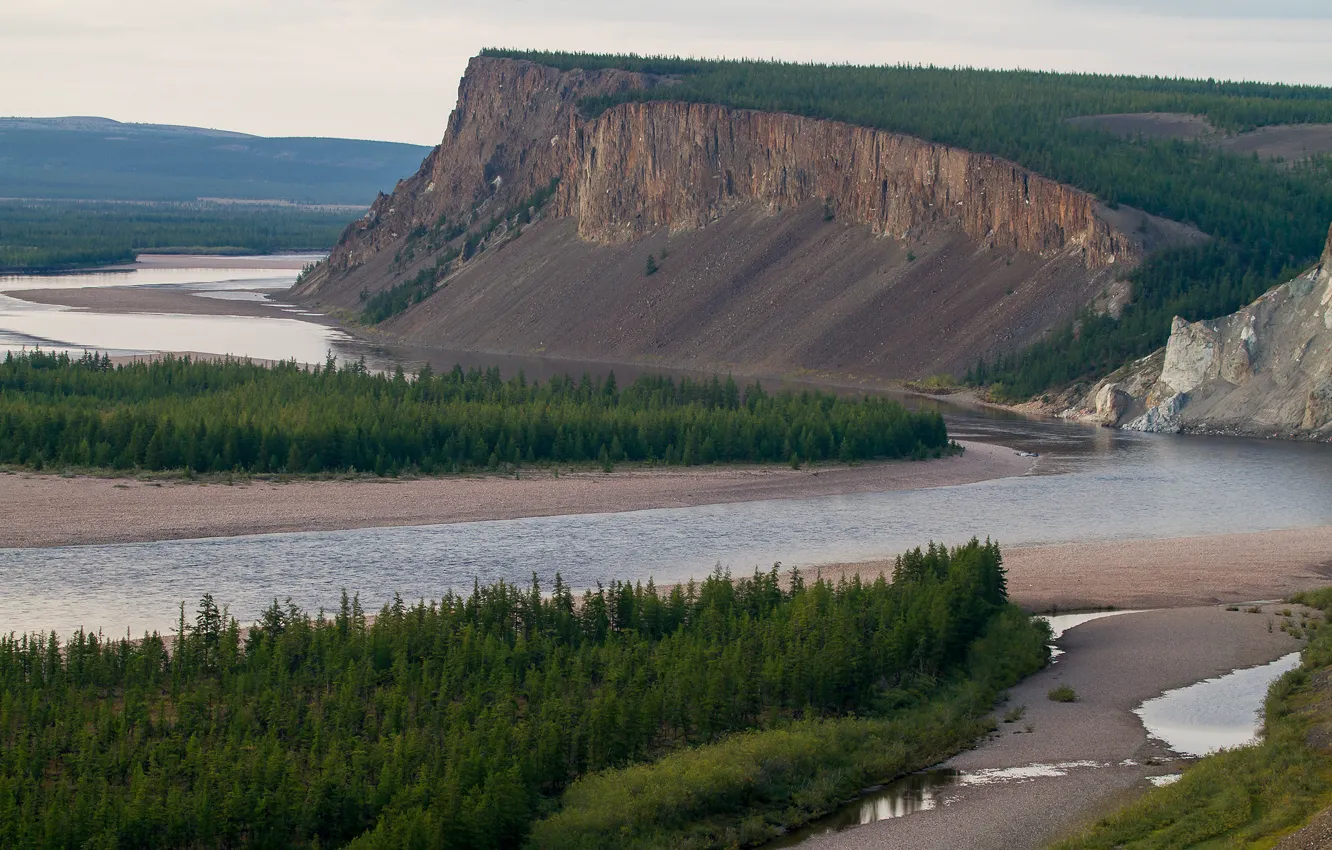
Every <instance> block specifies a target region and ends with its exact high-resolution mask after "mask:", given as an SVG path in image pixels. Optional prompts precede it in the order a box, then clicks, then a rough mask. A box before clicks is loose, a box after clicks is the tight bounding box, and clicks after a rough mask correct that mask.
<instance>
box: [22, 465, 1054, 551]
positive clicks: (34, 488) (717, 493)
mask: <svg viewBox="0 0 1332 850" xmlns="http://www.w3.org/2000/svg"><path fill="white" fill-rule="evenodd" d="M966 446H967V451H966V453H965V454H963V455H961V456H958V457H949V458H943V459H940V460H932V461H927V462H921V463H912V462H908V461H894V462H883V463H866V464H860V465H857V466H839V465H828V466H821V467H815V468H805V469H800V470H793V469H791V468H789V467H786V466H763V467H758V466H751V467H730V468H725V467H709V468H692V469H678V468H659V469H629V468H622V469H621V470H619V471H616V472H613V473H610V474H606V473H603V472H599V471H598V472H592V471H580V472H573V473H570V472H565V473H562V474H560V475H559V476H558V477H555V476H554V475H553V474H552V473H549V472H536V471H533V472H528V471H523V472H521V477H520V478H517V479H515V478H512V477H507V476H500V475H486V476H472V477H461V476H460V477H451V478H423V479H416V480H379V479H376V480H349V481H341V480H333V481H290V482H285V483H284V482H280V481H276V480H273V481H269V480H257V479H256V480H249V481H244V482H239V483H235V484H230V485H228V484H200V483H194V482H188V481H183V480H166V481H140V480H136V479H132V478H94V477H88V476H73V477H69V478H65V477H61V476H57V475H41V474H34V473H11V474H8V475H0V504H6V505H10V506H11V511H10V516H9V517H7V521H6V523H5V524H4V527H3V528H0V547H10V546H13V547H20V546H66V545H77V544H87V543H125V542H137V541H147V540H171V539H182V538H197V537H227V536H234V535H241V534H262V533H272V532H286V531H329V530H335V529H347V528H370V527H380V526H403V525H431V524H436V523H451V522H471V521H475V520H497V519H514V518H518V517H530V516H555V515H560V514H584V513H604V512H614V511H632V510H643V509H647V508H674V507H686V506H691V505H705V504H721V503H726V502H744V501H753V500H762V499H802V498H809V497H813V496H829V495H837V494H843V493H868V492H881V491H886V490H909V489H917V488H925V487H944V486H950V485H956V484H967V483H971V482H976V481H985V480H989V479H993V478H1003V477H1007V476H1014V475H1022V474H1024V473H1025V472H1027V471H1028V470H1029V469H1030V467H1031V461H1030V460H1028V459H1026V458H1021V457H1017V456H1016V455H1015V453H1014V452H1013V451H1012V450H1011V449H1007V448H1004V447H1001V446H991V445H985V444H980V443H969V444H966Z"/></svg>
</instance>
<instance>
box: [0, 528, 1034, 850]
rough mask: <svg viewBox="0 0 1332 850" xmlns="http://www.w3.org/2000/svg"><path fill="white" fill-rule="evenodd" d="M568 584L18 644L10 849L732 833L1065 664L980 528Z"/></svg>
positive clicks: (950, 737)
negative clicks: (841, 553) (843, 558)
mask: <svg viewBox="0 0 1332 850" xmlns="http://www.w3.org/2000/svg"><path fill="white" fill-rule="evenodd" d="M551 590H552V591H553V592H551V593H549V594H547V593H543V588H541V587H540V586H539V585H538V583H537V582H536V579H535V576H534V579H533V582H532V585H531V586H530V587H529V588H526V589H523V588H518V587H514V586H511V585H507V584H503V583H501V584H498V585H494V586H489V587H477V588H475V589H474V590H473V591H472V593H471V594H469V595H466V596H458V595H454V594H448V595H446V596H444V597H443V598H442V599H440V600H439V601H438V602H431V603H424V602H421V603H418V604H415V605H407V604H405V603H404V602H403V601H402V600H400V599H395V600H394V601H393V602H392V603H391V604H388V605H385V606H384V607H383V608H382V609H381V610H380V611H379V613H378V614H377V615H375V616H374V617H373V619H371V618H368V617H367V616H366V614H365V612H364V611H363V610H362V609H361V606H360V604H359V602H358V601H357V600H356V599H355V598H352V599H348V598H347V595H346V594H345V593H344V594H343V599H342V603H341V605H340V606H339V608H338V610H337V611H335V612H333V613H332V614H331V615H326V614H325V613H324V612H322V611H321V612H319V613H318V614H317V615H311V613H310V612H306V611H301V610H298V609H297V608H296V607H295V606H294V605H292V604H290V603H288V604H286V605H280V604H278V603H277V602H276V601H275V602H274V603H273V605H272V607H271V608H270V609H269V610H268V611H266V612H265V613H264V614H263V616H262V617H261V618H260V620H259V621H258V622H257V623H255V624H254V625H253V627H252V628H250V629H249V630H248V631H243V630H242V629H241V627H240V625H239V624H238V623H237V622H236V621H235V620H234V619H233V618H230V617H228V616H227V613H226V611H225V609H222V610H219V608H218V606H217V604H216V603H215V602H214V600H213V599H212V598H211V597H207V596H205V597H204V598H203V599H202V600H201V602H200V603H199V606H198V609H197V611H196V612H195V613H194V615H193V616H190V617H187V615H186V613H185V608H184V606H183V605H182V606H181V612H180V619H179V625H178V627H177V634H176V635H175V636H174V640H167V639H164V638H163V637H161V636H159V635H157V634H151V635H146V636H144V637H143V638H142V639H140V640H129V639H120V640H107V639H104V638H102V637H100V636H98V635H93V634H87V633H84V632H82V631H80V632H79V633H77V634H74V635H71V636H69V637H68V639H67V640H66V641H64V642H63V643H62V641H61V639H60V638H59V637H58V636H56V635H54V634H47V635H42V634H35V635H24V636H17V637H16V636H14V635H12V634H11V635H10V636H8V637H4V638H0V845H3V846H5V847H21V848H27V847H50V848H59V847H117V846H119V847H131V846H132V847H237V846H246V847H293V846H295V847H326V846H328V847H331V846H351V847H357V848H389V847H395V848H396V847H458V848H498V847H517V846H521V845H523V844H525V843H528V844H531V845H532V846H538V847H565V846H572V847H599V846H606V847H611V846H615V847H663V848H664V847H681V846H696V847H710V846H733V845H735V844H737V843H739V842H741V841H742V840H743V841H746V842H748V840H749V839H754V840H758V839H761V838H762V837H764V836H770V835H772V834H773V833H774V831H775V830H776V828H777V826H778V825H780V824H782V823H789V822H794V821H799V820H802V819H808V818H809V817H812V816H813V815H815V814H817V813H819V812H820V811H824V810H826V809H827V807H829V806H831V805H834V804H836V803H837V802H838V801H839V800H841V799H844V798H845V797H846V795H847V794H849V793H854V791H855V790H856V789H857V788H859V787H862V786H863V785H864V784H867V783H869V782H872V781H882V780H885V779H888V778H891V775H893V774H894V773H900V772H904V771H907V770H911V769H915V768H918V767H921V766H923V765H924V764H927V763H929V761H930V760H932V759H936V758H938V757H940V755H942V754H946V753H947V752H951V751H954V750H956V749H957V748H958V747H960V746H962V745H964V744H965V743H966V742H967V741H968V740H970V739H972V738H974V736H975V735H977V734H979V732H981V731H983V728H984V725H983V724H981V723H980V722H979V718H980V716H981V715H983V714H984V713H985V712H986V711H988V709H989V706H990V705H991V703H992V701H993V699H994V697H995V693H996V689H998V688H1002V687H1006V686H1008V685H1009V684H1012V683H1013V682H1014V681H1015V680H1016V679H1017V678H1018V677H1020V676H1021V675H1025V674H1026V673H1029V672H1032V671H1034V670H1035V669H1037V668H1039V667H1040V666H1041V665H1042V664H1044V663H1045V661H1046V658H1047V650H1046V647H1045V641H1046V640H1047V639H1048V635H1049V632H1048V630H1046V629H1042V628H1041V627H1040V626H1039V625H1038V624H1037V623H1035V622H1033V621H1032V620H1031V619H1030V618H1029V617H1027V616H1026V615H1024V614H1022V613H1021V612H1020V611H1018V610H1017V609H1015V608H1014V607H1012V606H1011V605H1009V604H1008V603H1007V599H1006V582H1005V576H1004V570H1003V566H1002V557H1001V555H1000V552H999V549H998V547H997V545H994V544H991V543H984V544H982V543H979V542H977V541H975V540H973V541H972V542H971V543H970V544H967V545H965V546H961V547H957V548H955V549H953V550H951V551H949V550H946V549H944V548H943V547H936V546H934V545H931V546H930V547H929V548H928V549H927V550H925V551H921V550H916V551H914V552H911V553H908V554H907V555H905V556H903V557H902V558H899V559H898V562H897V565H896V569H895V572H894V575H893V579H892V581H891V582H889V581H886V580H885V579H884V578H883V577H880V578H879V579H878V580H877V581H874V582H872V583H862V582H861V581H860V580H859V579H854V580H851V581H849V582H848V581H843V582H841V583H839V584H837V585H835V586H834V585H832V584H830V583H828V582H826V581H813V582H809V583H806V582H805V581H804V580H803V579H802V578H801V576H800V575H799V573H797V572H794V571H793V572H792V573H791V574H790V575H789V577H787V578H786V580H782V577H780V576H779V574H778V570H777V568H776V567H775V566H774V568H773V570H772V571H771V572H769V573H766V574H762V573H759V572H757V571H756V572H755V574H754V576H753V577H752V578H748V579H744V580H741V581H732V579H731V577H730V576H729V575H726V574H724V573H722V572H721V571H720V570H718V571H717V573H716V574H714V575H712V576H710V577H709V578H708V579H706V580H705V581H703V582H701V583H694V582H690V583H689V584H687V585H685V586H677V587H674V588H672V589H671V590H670V591H669V592H668V593H664V592H661V591H659V590H658V589H657V588H655V587H654V586H653V584H652V582H651V581H649V582H648V583H647V585H646V586H644V585H642V584H640V583H633V584H630V583H628V582H612V584H611V585H610V586H609V587H606V588H603V587H601V586H598V587H597V588H596V589H595V590H589V591H586V592H584V593H583V594H582V595H581V597H580V598H576V597H575V595H574V593H573V592H572V591H571V590H570V589H569V588H568V587H567V586H566V585H564V584H563V582H562V581H560V579H559V577H558V576H557V577H556V579H555V585H554V587H553V588H551ZM741 730H749V731H748V732H746V733H745V734H743V735H739V736H736V735H735V734H734V733H736V732H739V731H741ZM852 745H856V746H852ZM860 745H864V749H860V748H859V746H860ZM746 759H758V762H759V763H761V765H762V767H761V768H760V769H755V770H752V771H749V770H748V768H747V767H745V764H746V763H747V762H745V760H746ZM633 765H636V766H633ZM682 766H683V767H682ZM736 768H741V769H739V770H737V769H736ZM599 771H608V772H599ZM625 771H628V772H625ZM644 771H647V773H646V774H644V773H643V772H644ZM682 771H683V772H682ZM747 771H748V772H747ZM873 771H889V773H888V775H883V774H882V773H880V774H879V775H874V774H873V773H872V772H873ZM578 777H584V780H585V781H587V782H592V783H602V784H603V785H606V786H607V787H621V788H623V787H626V786H630V787H641V789H642V791H643V793H642V794H640V795H637V797H636V801H637V807H636V808H635V807H632V806H630V807H621V806H618V803H617V800H615V799H613V798H611V797H602V796H600V795H598V794H597V793H595V792H593V793H589V791H588V789H584V790H583V791H581V792H579V793H577V794H572V796H570V797H569V799H568V800H567V801H562V797H561V795H562V792H563V791H564V790H565V789H566V788H567V787H569V784H570V782H571V781H574V780H576V779H578ZM681 783H684V785H686V786H688V787H689V788H691V789H692V791H693V792H694V793H693V794H692V795H691V796H689V797H688V799H687V800H686V799H685V798H682V797H679V796H678V794H679V790H680V788H681ZM575 787H578V786H575ZM672 794H674V795H677V796H676V798H675V799H676V803H675V804H670V803H669V800H668V798H667V796H657V795H672ZM542 819H545V820H542ZM539 821H540V822H539ZM538 822H539V823H538ZM534 824H536V829H535V831H533V825H534ZM608 829H609V831H608ZM737 830H739V831H737ZM743 836H748V837H749V838H748V839H747V838H743Z"/></svg>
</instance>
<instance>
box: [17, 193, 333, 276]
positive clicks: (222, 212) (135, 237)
mask: <svg viewBox="0 0 1332 850" xmlns="http://www.w3.org/2000/svg"><path fill="white" fill-rule="evenodd" d="M351 215H352V213H348V212H339V211H336V210H328V209H323V208H319V207H256V206H246V205H243V204H238V205H230V204H205V203H197V204H173V203H109V202H103V203H98V202H93V201H86V202H73V201H66V202H61V201H3V202H0V270H13V271H26V270H48V269H60V268H72V267H76V266H90V265H101V264H106V263H129V262H133V261H134V258H135V257H136V256H137V255H139V254H141V253H151V252H153V251H164V250H165V251H172V252H174V253H182V252H190V253H206V252H219V251H220V252H227V253H241V254H265V253H272V252H275V251H325V250H328V249H329V248H330V247H332V246H333V245H335V244H337V241H338V235H339V234H340V233H341V232H342V230H343V228H345V227H346V225H347V219H348V218H350V217H351Z"/></svg>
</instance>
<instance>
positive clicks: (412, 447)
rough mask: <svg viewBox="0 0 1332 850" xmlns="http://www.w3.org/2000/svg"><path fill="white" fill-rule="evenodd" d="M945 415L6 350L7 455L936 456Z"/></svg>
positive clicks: (209, 460)
mask: <svg viewBox="0 0 1332 850" xmlns="http://www.w3.org/2000/svg"><path fill="white" fill-rule="evenodd" d="M950 450H951V446H950V444H949V440H948V434H947V431H946V429H945V427H944V423H943V418H942V417H941V416H940V415H939V414H938V413H935V412H914V411H908V410H907V409H906V408H904V407H902V405H900V404H898V403H897V402H893V401H888V400H884V399H877V398H872V397H865V398H859V399H846V398H839V397H836V396H833V395H828V394H824V393H819V392H805V393H800V394H793V393H789V392H783V393H777V394H771V395H770V394H768V393H766V392H765V391H764V390H763V389H762V387H761V386H759V385H758V384H755V385H753V386H750V387H747V388H746V389H745V390H744V391H743V392H742V391H741V390H740V389H739V388H738V387H737V386H736V384H735V382H734V381H732V380H731V379H730V378H727V379H726V380H725V381H721V380H719V379H717V378H713V379H712V380H710V381H690V380H688V379H687V378H686V379H682V380H680V381H679V382H678V383H677V382H675V381H673V380H671V379H670V378H661V377H642V378H639V379H638V380H637V381H635V382H634V383H633V384H632V385H631V386H629V387H627V388H625V389H623V390H621V389H619V388H618V387H617V385H616V382H615V376H614V375H613V374H612V375H610V376H608V377H607V378H606V379H605V380H604V381H602V380H592V379H591V378H589V377H588V376H586V375H584V376H583V378H582V380H580V381H574V380H572V379H569V378H555V379H553V380H551V381H549V382H548V383H545V384H538V383H528V382H527V381H525V380H524V379H523V378H522V376H521V375H520V376H518V377H514V378H512V379H510V380H508V381H504V380H502V379H501V378H500V374H499V371H498V370H497V369H492V370H489V371H485V372H482V371H479V370H472V371H469V372H464V371H463V370H462V369H461V368H458V367H455V368H454V369H453V371H451V372H448V373H445V374H438V375H437V374H433V373H431V372H430V371H429V369H426V370H424V371H422V372H421V373H419V374H418V375H417V376H416V377H415V378H414V379H410V380H409V379H408V378H407V377H406V376H405V375H404V374H402V372H401V371H399V372H398V373H397V374H396V375H392V376H389V375H378V374H372V373H370V372H368V371H367V370H366V369H365V367H364V366H363V365H360V364H349V365H344V366H343V367H341V368H338V367H337V366H336V365H335V364H333V363H332V361H330V362H329V363H327V364H325V366H323V367H315V368H313V369H307V368H303V367H300V366H297V365H295V364H292V363H287V364H278V365H274V366H263V365H257V364H253V363H249V362H242V361H230V360H228V361H196V360H190V359H189V358H174V357H165V358H162V359H159V360H154V361H152V362H151V363H133V364H128V365H118V366H113V365H112V364H111V363H110V361H109V359H107V358H106V357H105V355H103V356H101V357H98V356H96V355H87V354H85V355H84V356H83V357H81V358H77V359H75V358H71V357H69V356H68V355H64V354H61V355H50V354H42V353H36V354H30V355H21V356H14V355H8V356H6V358H5V360H4V362H3V364H0V463H10V464H19V465H24V466H28V467H32V468H46V467H51V466H71V467H97V468H114V469H151V470H173V469H174V470H179V469H184V470H189V471H192V472H221V471H228V470H235V471H241V472H254V473H265V472H268V473H272V472H287V473H319V472H330V471H351V470H359V471H366V472H370V471H373V472H375V473H377V474H397V473H398V472H400V471H403V470H418V471H420V472H422V473H426V474H438V473H449V472H457V471H460V470H476V469H492V470H493V469H499V468H504V469H512V468H515V467H517V466H518V465H521V464H531V463H537V464H540V463H549V462H555V463H560V462H572V463H578V462H589V461H593V462H598V463H601V464H602V465H603V466H604V467H605V468H607V469H609V468H611V467H612V466H613V465H614V464H615V463H617V462H620V461H636V462H647V463H664V464H672V465H678V464H682V465H685V466H689V465H693V464H706V463H732V462H766V461H775V462H788V461H789V462H793V463H798V462H802V461H822V460H840V461H844V462H849V461H853V460H858V459H866V458H907V457H910V458H925V457H937V456H939V455H941V454H943V453H946V452H948V451H950Z"/></svg>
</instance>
